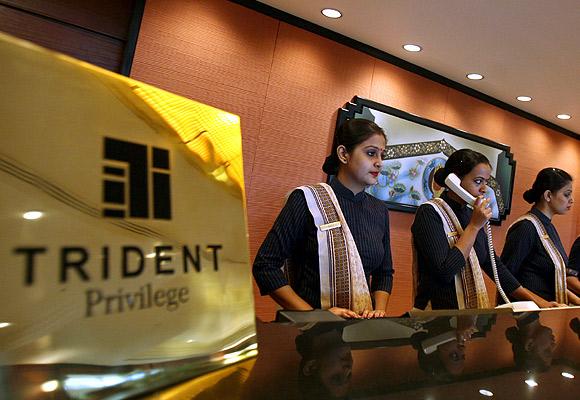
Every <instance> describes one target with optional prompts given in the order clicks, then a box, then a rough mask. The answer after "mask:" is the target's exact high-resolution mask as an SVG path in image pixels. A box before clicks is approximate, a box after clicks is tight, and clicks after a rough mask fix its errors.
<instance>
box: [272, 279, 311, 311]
mask: <svg viewBox="0 0 580 400" xmlns="http://www.w3.org/2000/svg"><path fill="white" fill-rule="evenodd" d="M270 297H272V299H274V301H275V302H276V303H278V304H279V305H280V307H282V308H283V309H285V310H296V311H309V310H313V308H312V306H310V304H308V303H307V302H305V301H304V300H303V299H302V298H301V297H300V296H298V295H297V294H296V292H295V291H294V289H292V288H291V287H290V285H285V286H282V287H281V288H278V289H276V290H274V291H273V292H270Z"/></svg>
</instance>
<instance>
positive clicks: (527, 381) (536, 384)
mask: <svg viewBox="0 0 580 400" xmlns="http://www.w3.org/2000/svg"><path fill="white" fill-rule="evenodd" d="M525 382H526V385H528V386H529V387H536V386H538V382H536V381H535V380H533V379H526V380H525Z"/></svg>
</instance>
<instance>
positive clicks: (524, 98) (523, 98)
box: [516, 96, 532, 101]
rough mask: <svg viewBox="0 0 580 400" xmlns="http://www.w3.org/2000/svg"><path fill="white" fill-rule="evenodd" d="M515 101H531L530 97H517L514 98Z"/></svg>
mask: <svg viewBox="0 0 580 400" xmlns="http://www.w3.org/2000/svg"><path fill="white" fill-rule="evenodd" d="M516 99H518V100H519V101H532V98H531V97H530V96H518V97H516Z"/></svg>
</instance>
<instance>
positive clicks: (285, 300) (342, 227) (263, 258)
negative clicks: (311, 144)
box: [253, 119, 393, 318]
mask: <svg viewBox="0 0 580 400" xmlns="http://www.w3.org/2000/svg"><path fill="white" fill-rule="evenodd" d="M386 144H387V143H386V137H385V133H384V131H383V130H382V128H380V127H379V126H378V125H376V124H375V123H374V122H372V121H368V120H365V119H350V120H348V121H346V122H345V123H344V124H343V125H342V126H341V127H340V129H339V130H338V131H337V133H336V135H335V137H334V143H333V147H332V153H331V154H330V156H328V157H327V159H326V162H325V163H324V166H323V171H324V172H326V173H327V174H330V175H334V179H332V181H331V183H330V185H326V184H315V185H307V186H301V187H299V188H297V189H295V190H294V191H293V192H292V193H291V194H290V196H289V197H288V200H287V201H286V204H285V206H284V208H283V209H282V211H281V212H280V215H279V216H278V218H277V219H276V221H275V222H274V226H273V227H272V229H271V230H270V232H269V233H268V235H267V236H266V239H265V240H264V242H263V243H262V246H261V247H260V249H259V251H258V254H257V255H256V258H255V261H254V266H253V273H254V278H255V280H256V283H257V284H258V287H259V289H260V293H261V294H262V295H270V296H271V297H272V299H274V301H276V302H277V303H278V304H279V305H280V306H281V307H282V308H284V309H287V310H312V309H316V308H322V309H328V310H329V311H331V312H332V313H334V314H336V315H338V316H340V317H343V318H361V317H362V318H374V317H383V316H384V315H385V311H386V309H387V303H388V300H389V294H390V292H391V287H392V280H393V267H392V260H391V246H390V234H389V214H388V211H387V207H386V205H385V203H384V202H382V201H380V200H378V199H376V198H375V197H373V196H371V195H369V194H368V193H366V192H365V191H364V189H365V188H366V187H367V186H369V185H375V184H376V183H377V178H378V175H379V172H380V170H381V165H382V162H383V155H384V151H385V147H386Z"/></svg>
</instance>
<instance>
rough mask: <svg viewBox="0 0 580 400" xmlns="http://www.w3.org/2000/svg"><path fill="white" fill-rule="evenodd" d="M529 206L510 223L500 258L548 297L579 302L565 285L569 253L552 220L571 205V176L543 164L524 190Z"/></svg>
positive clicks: (566, 210) (564, 302) (527, 285)
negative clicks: (531, 182)
mask: <svg viewBox="0 0 580 400" xmlns="http://www.w3.org/2000/svg"><path fill="white" fill-rule="evenodd" d="M524 200H525V201H527V202H528V203H531V204H533V206H532V209H531V210H530V211H529V212H528V213H526V214H524V215H522V216H521V217H520V218H518V219H517V220H516V221H515V222H514V223H513V224H512V226H510V228H509V230H508V233H507V237H506V242H505V246H504V249H503V253H502V255H501V259H502V261H503V262H504V264H505V265H506V266H507V267H508V268H509V269H510V270H511V271H512V273H513V274H514V275H515V276H516V277H517V279H518V280H519V281H520V283H521V284H522V285H523V286H524V287H526V288H527V289H529V290H531V291H532V292H534V293H536V294H537V295H538V296H540V297H542V298H543V299H544V300H547V301H552V302H553V301H555V302H557V303H559V304H568V303H569V304H574V305H580V298H579V297H578V296H576V295H575V294H574V293H572V292H571V291H570V290H568V289H567V282H566V281H567V279H566V275H567V270H566V269H567V264H568V257H567V255H566V252H565V250H564V246H563V245H562V242H561V240H560V236H559V235H558V231H557V230H556V227H555V226H554V225H553V224H552V218H553V217H554V216H555V215H565V214H567V213H568V212H569V211H570V209H571V208H572V204H573V203H574V199H573V196H572V177H571V176H570V174H568V173H567V172H566V171H563V170H561V169H558V168H544V169H543V170H541V171H540V172H539V173H538V175H537V176H536V180H535V181H534V184H533V185H532V188H531V189H529V190H527V191H526V192H525V193H524Z"/></svg>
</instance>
